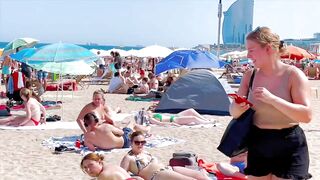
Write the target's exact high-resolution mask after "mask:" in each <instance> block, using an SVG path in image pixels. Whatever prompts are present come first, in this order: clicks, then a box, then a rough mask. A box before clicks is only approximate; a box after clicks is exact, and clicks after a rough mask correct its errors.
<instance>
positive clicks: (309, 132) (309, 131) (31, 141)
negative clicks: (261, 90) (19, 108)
mask: <svg viewBox="0 0 320 180" xmlns="http://www.w3.org/2000/svg"><path fill="white" fill-rule="evenodd" d="M310 84H311V86H312V87H318V91H319V92H318V93H320V81H310ZM101 87H104V88H106V86H98V85H91V86H90V87H89V88H88V89H85V90H79V91H76V92H74V94H73V98H71V97H72V92H70V91H67V92H65V93H64V99H63V115H62V110H61V109H60V110H59V109H57V110H50V111H48V114H50V115H54V114H58V115H62V117H63V121H75V120H76V118H77V115H78V113H79V112H80V110H81V108H82V107H83V106H84V105H85V104H87V103H88V102H90V101H91V98H92V92H93V91H94V90H96V89H100V88H101ZM315 93H316V91H315V89H314V90H312V97H313V98H312V107H313V113H314V114H313V121H312V122H311V123H310V124H303V125H302V127H303V129H304V130H305V133H306V136H307V139H308V144H309V152H310V173H311V174H312V175H313V179H320V170H319V168H320V154H319V149H320V128H319V127H320V122H319V117H320V102H319V99H320V97H318V98H316V97H315V96H316V94H315ZM55 95H56V92H47V93H46V95H45V97H46V98H45V100H55ZM127 96H128V95H113V94H112V95H111V94H107V95H106V100H107V103H108V104H109V105H111V106H112V107H117V106H119V107H121V109H122V112H124V113H130V112H132V111H135V110H139V109H141V108H143V107H145V108H147V107H148V106H150V105H151V104H152V103H153V102H132V101H126V100H125V97H127ZM318 96H319V95H318ZM212 98H213V97H212ZM4 102H5V99H1V103H4ZM207 117H208V118H209V119H211V120H217V121H218V123H219V124H220V125H219V126H217V127H211V128H191V129H190V128H175V127H153V129H152V134H154V135H161V136H170V137H175V138H178V139H183V140H185V143H181V144H175V145H171V146H166V147H161V148H151V149H148V151H149V152H150V153H151V154H153V155H154V156H156V157H158V158H159V160H160V161H161V162H163V163H164V164H168V162H169V159H170V158H171V156H172V153H173V152H176V151H180V150H184V151H193V152H195V153H196V154H197V155H198V156H199V158H202V159H204V160H205V161H206V162H219V161H227V160H228V158H227V157H226V156H224V155H223V154H222V153H220V152H219V151H218V150H217V149H216V147H217V145H218V143H219V141H220V139H221V136H222V134H223V132H224V129H225V127H226V125H227V124H228V122H229V120H230V119H231V117H229V116H207ZM80 134H81V131H80V130H0V159H1V163H0V179H1V180H2V179H3V180H11V179H12V180H17V179H32V180H36V179H39V180H40V179H41V180H44V179H48V180H49V179H54V180H65V179H75V180H81V179H90V178H89V177H88V176H87V175H85V174H84V173H83V172H82V171H81V169H80V167H79V164H80V161H81V158H82V156H81V155H80V154H77V153H62V154H53V153H52V152H53V150H51V149H48V148H47V147H44V146H42V145H41V143H42V141H43V140H46V139H48V138H49V137H52V136H54V137H61V136H71V135H80ZM270 148H272V147H270ZM124 154H125V152H115V153H110V154H106V162H108V163H114V164H120V161H121V158H122V157H123V156H124Z"/></svg>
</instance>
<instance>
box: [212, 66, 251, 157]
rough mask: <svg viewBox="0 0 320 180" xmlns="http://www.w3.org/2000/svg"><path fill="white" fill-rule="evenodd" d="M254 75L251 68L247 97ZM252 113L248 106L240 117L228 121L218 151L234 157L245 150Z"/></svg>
mask: <svg viewBox="0 0 320 180" xmlns="http://www.w3.org/2000/svg"><path fill="white" fill-rule="evenodd" d="M254 75H255V70H253V73H252V75H251V78H250V82H249V89H248V93H247V97H248V95H249V92H250V89H251V87H252V83H253V79H254ZM254 113H255V111H254V110H253V109H252V108H249V109H248V110H247V111H245V112H244V113H242V114H241V116H240V117H238V118H237V119H232V120H231V121H230V122H229V124H228V126H227V128H226V130H225V131H224V134H223V136H222V138H221V141H220V144H219V146H218V148H217V149H218V150H219V151H220V152H222V153H223V154H225V155H226V156H228V157H234V156H237V155H239V154H241V153H244V152H246V151H247V142H248V136H249V133H250V129H251V127H252V123H253V115H254Z"/></svg>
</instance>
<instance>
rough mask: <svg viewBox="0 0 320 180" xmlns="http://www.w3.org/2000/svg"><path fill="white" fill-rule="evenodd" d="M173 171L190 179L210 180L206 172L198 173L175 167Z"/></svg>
mask: <svg viewBox="0 0 320 180" xmlns="http://www.w3.org/2000/svg"><path fill="white" fill-rule="evenodd" d="M172 169H173V170H174V171H175V172H177V173H180V174H183V175H185V176H188V177H192V178H194V179H197V180H206V179H208V180H209V177H208V176H207V175H206V174H205V173H206V172H201V171H196V170H193V169H188V168H185V167H180V166H174V167H172Z"/></svg>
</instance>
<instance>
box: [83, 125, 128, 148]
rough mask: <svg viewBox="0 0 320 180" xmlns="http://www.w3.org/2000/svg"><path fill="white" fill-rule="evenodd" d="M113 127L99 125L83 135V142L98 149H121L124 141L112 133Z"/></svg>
mask: <svg viewBox="0 0 320 180" xmlns="http://www.w3.org/2000/svg"><path fill="white" fill-rule="evenodd" d="M113 128H115V127H114V126H112V125H110V124H101V125H99V126H98V127H97V128H96V129H94V130H93V131H90V132H87V133H85V134H84V135H85V136H84V137H85V141H87V142H89V143H90V144H93V145H94V146H96V147H98V148H100V149H113V148H122V147H123V144H124V140H123V137H122V136H119V135H116V134H115V133H114V132H113Z"/></svg>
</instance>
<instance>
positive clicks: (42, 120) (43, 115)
mask: <svg viewBox="0 0 320 180" xmlns="http://www.w3.org/2000/svg"><path fill="white" fill-rule="evenodd" d="M38 105H39V106H40V111H41V114H40V123H41V124H42V123H46V113H47V111H46V108H44V107H43V105H42V104H41V103H40V102H38Z"/></svg>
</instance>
